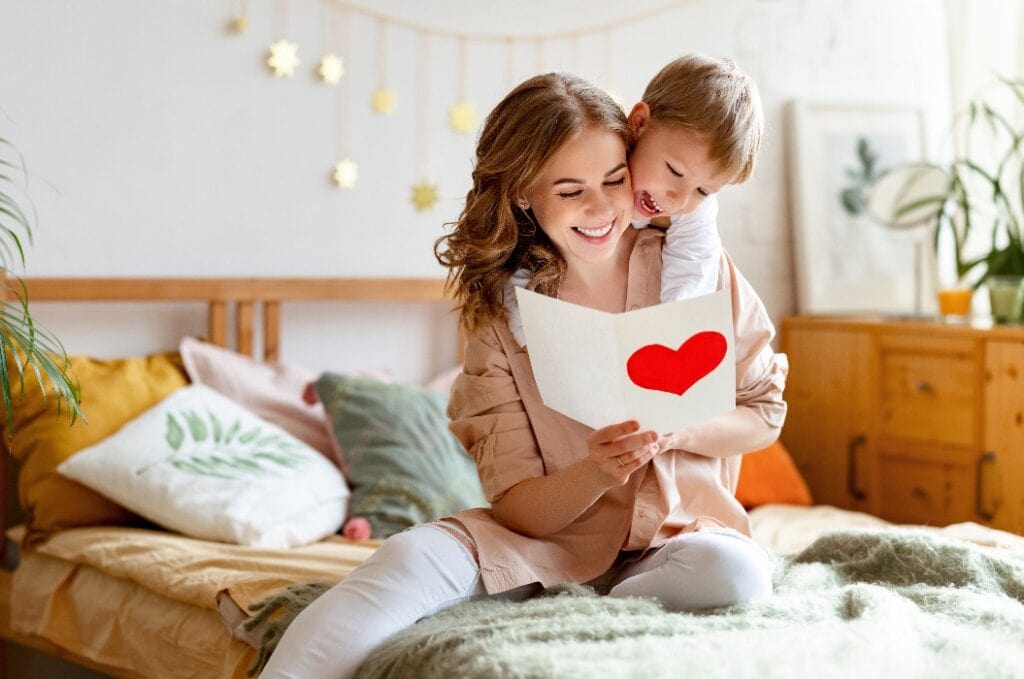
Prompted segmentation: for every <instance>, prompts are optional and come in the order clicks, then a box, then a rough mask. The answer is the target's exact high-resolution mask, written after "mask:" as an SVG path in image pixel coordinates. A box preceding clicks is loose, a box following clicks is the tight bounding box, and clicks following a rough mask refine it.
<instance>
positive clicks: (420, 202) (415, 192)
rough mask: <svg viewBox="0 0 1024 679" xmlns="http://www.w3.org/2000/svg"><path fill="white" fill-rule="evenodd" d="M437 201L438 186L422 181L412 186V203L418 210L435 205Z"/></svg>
mask: <svg viewBox="0 0 1024 679" xmlns="http://www.w3.org/2000/svg"><path fill="white" fill-rule="evenodd" d="M436 203H437V187H436V186H435V185H433V184H428V183H427V182H426V181H422V182H420V183H419V184H413V186H412V204H413V205H415V206H416V211H417V212H423V211H424V210H429V209H430V208H432V207H434V205H435V204H436Z"/></svg>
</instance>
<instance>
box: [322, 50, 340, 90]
mask: <svg viewBox="0 0 1024 679" xmlns="http://www.w3.org/2000/svg"><path fill="white" fill-rule="evenodd" d="M316 72H317V74H318V75H319V76H320V79H321V80H323V81H324V82H325V83H327V84H328V85H337V84H338V83H339V82H340V81H341V76H343V75H345V62H344V61H343V60H342V58H341V57H339V56H338V55H336V54H325V55H324V56H323V58H322V59H320V68H318V69H316Z"/></svg>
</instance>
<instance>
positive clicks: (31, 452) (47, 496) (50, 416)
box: [0, 353, 188, 549]
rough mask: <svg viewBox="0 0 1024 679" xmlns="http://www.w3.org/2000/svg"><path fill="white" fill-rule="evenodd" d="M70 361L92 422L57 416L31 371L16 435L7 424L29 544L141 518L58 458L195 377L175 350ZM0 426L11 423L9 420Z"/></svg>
mask: <svg viewBox="0 0 1024 679" xmlns="http://www.w3.org/2000/svg"><path fill="white" fill-rule="evenodd" d="M71 366H72V370H73V371H74V374H75V377H77V378H78V381H79V383H80V384H81V387H82V412H83V413H84V414H85V417H86V418H87V420H88V421H87V422H83V421H81V420H79V421H77V422H75V424H74V425H71V426H69V425H68V418H67V415H66V414H63V413H62V414H61V416H60V418H58V417H57V415H56V413H57V411H56V405H55V404H56V400H55V398H54V395H53V393H52V391H51V392H50V393H48V394H47V404H48V406H49V407H48V408H46V409H45V410H44V408H43V396H42V393H41V392H40V390H39V384H38V382H36V380H35V376H34V374H31V372H30V374H27V375H26V377H25V394H24V396H22V397H19V395H18V394H17V391H16V387H15V393H14V429H13V432H14V438H13V440H11V441H8V440H7V432H6V431H5V432H4V436H3V440H4V442H5V444H6V445H7V446H8V447H9V449H10V452H11V454H12V455H14V457H15V458H16V459H18V460H19V461H20V462H21V474H20V477H19V479H18V495H19V498H20V500H21V506H22V508H23V509H24V510H25V523H26V527H27V528H28V530H27V531H26V533H25V539H24V542H23V546H24V547H25V548H26V549H31V548H32V547H34V546H36V545H39V544H40V543H42V542H43V541H45V540H46V539H47V537H49V536H50V534H52V533H54V532H56V531H58V530H62V529H65V528H74V527H77V526H94V525H104V524H126V523H135V522H139V521H141V520H142V519H141V518H140V517H139V516H138V515H136V514H133V513H132V512H129V511H128V510H127V509H124V508H123V507H121V506H120V505H117V504H115V503H114V502H111V501H110V500H108V499H106V498H105V497H103V496H102V495H100V494H99V493H96V492H94V491H92V490H89V489H88V488H86V487H85V486H83V485H81V484H79V483H76V482H74V481H71V480H70V479H67V478H65V477H63V476H61V475H60V474H58V473H57V465H59V464H60V463H61V462H63V461H64V460H66V459H68V458H69V457H71V456H72V455H74V454H75V453H76V452H78V451H79V450H82V449H83V448H86V447H88V446H91V445H92V444H94V443H97V442H98V441H101V440H102V439H105V438H106V437H108V436H110V435H111V434H113V433H114V432H116V431H117V430H118V429H120V428H121V426H122V425H124V424H125V423H126V422H128V421H129V420H131V419H133V418H135V417H136V416H138V415H139V414H141V413H142V412H143V411H145V410H147V409H149V408H151V407H152V406H153V405H155V404H156V403H157V402H159V401H161V400H162V399H163V398H164V397H165V396H167V395H168V394H170V393H171V392H172V391H174V390H175V389H179V388H181V387H184V386H186V385H187V384H188V378H187V376H186V375H185V369H184V367H183V366H182V363H181V359H180V358H179V357H178V355H177V354H176V353H174V354H157V355H153V356H147V357H143V358H126V359H115V360H98V359H94V358H89V357H85V356H72V357H71ZM12 381H13V376H12ZM48 387H49V385H48ZM0 410H2V408H0ZM5 419H6V418H0V420H5ZM0 426H2V427H4V428H6V421H2V422H0Z"/></svg>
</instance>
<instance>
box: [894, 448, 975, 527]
mask: <svg viewBox="0 0 1024 679" xmlns="http://www.w3.org/2000/svg"><path fill="white" fill-rule="evenodd" d="M880 462H881V474H880V477H881V482H882V489H881V490H882V493H881V495H882V497H881V500H882V516H883V518H885V519H888V520H889V521H895V522H897V523H921V524H928V525H933V526H941V525H946V524H948V523H952V522H955V521H964V520H965V519H967V518H968V517H971V516H972V513H973V510H974V503H973V497H972V493H973V490H972V488H973V486H972V483H971V479H972V478H973V477H972V470H971V468H970V467H966V466H961V465H952V464H941V463H933V462H925V461H923V460H916V459H911V458H899V457H887V456H884V455H883V456H882V458H881V460H880Z"/></svg>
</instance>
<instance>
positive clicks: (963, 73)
mask: <svg viewBox="0 0 1024 679" xmlns="http://www.w3.org/2000/svg"><path fill="white" fill-rule="evenodd" d="M946 13H947V21H948V26H949V58H950V64H949V66H950V84H951V88H950V90H951V92H952V98H953V101H952V105H953V111H954V114H955V115H958V116H964V115H966V111H967V107H968V104H969V103H970V102H971V101H972V100H977V99H979V98H983V99H984V100H985V101H986V102H988V103H990V104H991V105H992V106H993V107H994V108H995V109H996V110H998V111H1000V112H1002V113H1004V114H1005V115H1007V116H1008V117H1009V118H1010V122H1011V124H1013V125H1015V126H1016V127H1017V129H1021V128H1024V106H1021V105H1020V103H1019V102H1017V101H1016V99H1015V97H1014V96H1013V94H1012V92H1010V91H1009V90H1008V88H1006V87H1003V86H1001V84H1000V82H999V77H1000V76H1001V77H1004V78H1011V79H1016V80H1020V79H1024V0H946ZM982 127H983V126H977V127H976V130H981V131H982V134H981V136H978V135H977V134H975V135H973V136H972V140H971V144H970V155H971V158H972V159H973V160H976V161H979V164H981V165H982V166H983V167H984V166H988V167H992V166H994V165H995V164H996V160H995V159H996V158H997V157H999V156H1000V155H1001V152H1000V149H1002V150H1003V151H1005V150H1006V148H1007V147H1006V144H1005V141H1004V142H1001V143H992V144H991V145H989V144H987V143H986V140H985V137H984V130H983V129H982ZM950 141H951V145H950V146H949V147H947V154H948V156H950V157H951V156H954V155H955V156H957V157H963V155H964V153H965V150H966V143H967V139H966V128H965V125H964V124H963V118H959V120H958V122H957V123H955V124H954V129H953V130H952V135H951V138H950ZM947 154H944V155H947ZM947 159H948V158H947ZM990 245H991V238H990V233H989V231H988V229H987V228H982V229H974V230H972V234H971V238H970V240H969V241H968V244H967V248H966V249H967V255H968V256H969V257H970V256H975V255H982V254H984V253H985V252H986V251H987V250H988V248H989V247H990ZM943 260H946V261H947V262H948V261H949V258H948V257H943V256H942V253H940V275H942V272H941V268H942V267H941V264H942V261H943ZM943 277H944V278H947V279H948V273H947V274H946V275H944V276H943ZM975 302H976V303H977V302H981V304H980V305H979V306H983V307H987V303H988V300H987V297H985V296H984V295H978V297H977V298H976V299H975Z"/></svg>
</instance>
